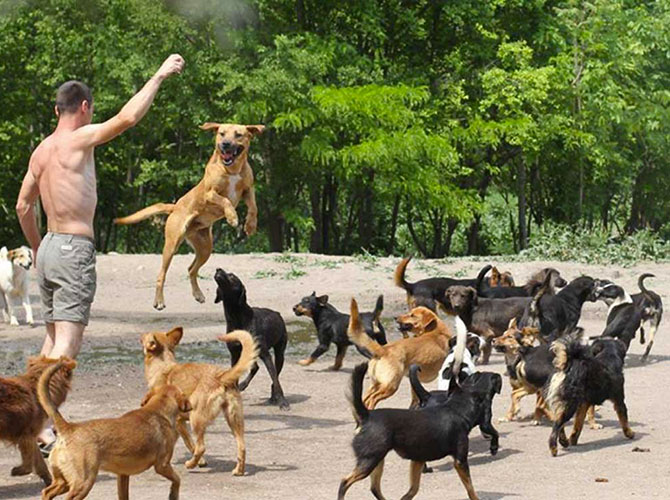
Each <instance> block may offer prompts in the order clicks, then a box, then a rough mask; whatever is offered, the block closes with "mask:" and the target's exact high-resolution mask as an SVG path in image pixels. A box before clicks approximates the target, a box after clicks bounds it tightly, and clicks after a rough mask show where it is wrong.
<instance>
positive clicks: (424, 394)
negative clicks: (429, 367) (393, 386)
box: [409, 364, 430, 407]
mask: <svg viewBox="0 0 670 500" xmlns="http://www.w3.org/2000/svg"><path fill="white" fill-rule="evenodd" d="M420 371H421V367H420V366H419V365H415V364H413V365H411V366H410V367H409V383H410V384H411V385H412V390H413V391H414V394H416V397H417V398H419V407H423V406H425V405H426V403H427V402H428V400H429V399H430V392H428V391H427V390H426V389H424V387H423V385H421V381H420V380H419V372H420Z"/></svg>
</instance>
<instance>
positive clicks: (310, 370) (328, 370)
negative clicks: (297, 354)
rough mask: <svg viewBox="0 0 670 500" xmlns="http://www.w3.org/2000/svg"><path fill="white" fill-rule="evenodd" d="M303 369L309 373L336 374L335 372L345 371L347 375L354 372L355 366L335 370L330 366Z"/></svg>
mask: <svg viewBox="0 0 670 500" xmlns="http://www.w3.org/2000/svg"><path fill="white" fill-rule="evenodd" d="M303 371H305V372H307V373H333V374H335V373H345V374H347V375H351V374H352V373H354V369H353V368H340V369H339V370H333V369H332V368H330V367H327V368H320V369H319V368H305V369H304V370H303Z"/></svg>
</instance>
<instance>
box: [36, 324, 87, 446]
mask: <svg viewBox="0 0 670 500" xmlns="http://www.w3.org/2000/svg"><path fill="white" fill-rule="evenodd" d="M46 326H47V335H46V337H45V338H44V344H43V345H42V351H41V353H40V354H43V355H44V356H47V357H48V358H53V359H57V358H59V357H61V356H69V357H70V358H73V359H74V358H76V357H77V354H79V350H80V349H81V342H82V338H83V336H84V329H85V328H86V325H84V324H82V323H71V322H69V321H56V322H55V323H47V324H46ZM37 440H38V441H39V442H42V443H44V444H50V443H52V442H53V441H55V440H56V435H55V434H54V432H53V430H52V428H51V420H49V421H48V422H46V424H45V427H44V429H42V432H40V434H39V436H37Z"/></svg>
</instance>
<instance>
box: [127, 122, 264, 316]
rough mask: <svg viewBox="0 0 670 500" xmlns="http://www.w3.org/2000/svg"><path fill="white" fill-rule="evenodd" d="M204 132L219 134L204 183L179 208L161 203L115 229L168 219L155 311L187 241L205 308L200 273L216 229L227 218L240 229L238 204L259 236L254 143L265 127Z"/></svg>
mask: <svg viewBox="0 0 670 500" xmlns="http://www.w3.org/2000/svg"><path fill="white" fill-rule="evenodd" d="M200 128H201V129H203V130H214V131H216V138H215V146H214V152H213V153H212V156H211V157H210V159H209V161H208V162H207V166H206V167H205V175H204V176H203V178H202V180H201V181H200V182H199V183H198V184H197V185H196V186H195V187H194V188H193V189H191V190H190V191H189V192H188V193H186V194H185V195H184V196H182V197H181V198H179V200H177V203H156V204H155V205H151V206H149V207H146V208H143V209H142V210H140V211H139V212H136V213H134V214H132V215H129V216H127V217H121V218H119V219H114V223H115V224H135V223H137V222H140V221H143V220H144V219H148V218H149V217H151V216H154V215H158V214H169V215H168V218H167V221H166V222H165V245H164V246H163V261H162V264H161V269H160V272H159V273H158V279H157V281H156V295H155V298H154V308H156V309H157V310H159V311H160V310H161V309H164V308H165V299H164V297H163V286H164V285H165V275H166V274H167V270H168V267H170V262H172V257H173V256H174V254H175V253H176V252H177V250H178V249H179V246H180V245H181V244H182V242H183V241H184V239H185V240H186V241H187V242H188V243H189V245H191V247H193V250H195V257H194V259H193V262H192V263H191V265H190V266H189V267H188V275H189V279H190V281H191V291H192V293H193V297H194V298H195V300H196V301H198V302H200V303H203V302H205V296H204V295H203V293H202V291H201V290H200V287H199V286H198V270H199V269H200V268H201V267H202V266H203V265H204V264H205V262H207V259H209V256H210V255H211V254H212V248H213V241H212V224H214V222H216V221H217V220H219V219H222V218H224V217H225V218H226V221H227V222H228V224H230V225H231V226H232V227H237V224H238V218H237V212H236V211H235V210H236V208H237V204H238V203H239V202H240V200H244V201H245V203H246V205H247V219H246V222H245V224H244V231H245V232H246V234H247V235H251V234H253V233H255V232H256V225H257V218H258V208H257V207H256V197H255V194H254V174H253V172H252V170H251V167H250V166H249V161H248V159H249V143H250V142H251V139H252V138H253V137H255V136H257V135H259V134H261V133H262V132H263V130H264V129H265V127H264V126H263V125H233V124H229V123H223V124H219V123H209V122H208V123H205V124H204V125H202V126H201V127H200Z"/></svg>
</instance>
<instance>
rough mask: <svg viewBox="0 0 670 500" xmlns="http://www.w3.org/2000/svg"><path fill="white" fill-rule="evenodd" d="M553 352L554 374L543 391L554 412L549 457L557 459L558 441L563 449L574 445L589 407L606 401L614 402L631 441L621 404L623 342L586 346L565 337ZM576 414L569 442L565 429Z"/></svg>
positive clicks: (626, 416)
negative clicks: (550, 455)
mask: <svg viewBox="0 0 670 500" xmlns="http://www.w3.org/2000/svg"><path fill="white" fill-rule="evenodd" d="M563 340H564V341H563ZM552 350H553V352H554V354H555V356H556V357H555V358H554V366H555V367H556V373H554V374H553V375H552V377H551V380H550V381H549V383H548V386H547V388H546V400H547V403H548V404H549V406H550V408H551V409H552V410H553V412H554V426H553V429H552V431H551V436H550V437H549V450H550V451H551V454H552V455H553V456H556V454H557V452H558V451H557V447H556V440H557V439H558V440H559V441H560V443H561V446H563V447H564V448H567V447H568V446H569V445H576V444H577V441H578V440H579V435H580V433H581V431H582V427H583V426H584V419H585V417H586V412H587V410H588V407H589V406H592V405H600V404H602V403H603V402H604V401H605V400H608V399H609V400H610V401H612V402H613V403H614V410H615V411H616V413H617V416H618V417H619V423H620V424H621V428H622V430H623V433H624V435H625V436H626V437H627V438H628V439H633V437H634V436H635V433H634V432H633V430H632V429H631V428H630V425H629V424H628V409H627V408H626V403H625V401H624V376H623V363H624V357H625V356H626V346H625V345H624V343H623V342H621V341H620V340H618V339H612V338H600V339H598V340H596V341H595V342H594V343H593V344H592V345H591V346H585V345H582V344H581V343H580V342H579V341H576V340H573V339H568V338H566V339H559V340H557V341H555V342H554V343H553V344H552ZM575 414H576V417H575V425H574V427H573V428H572V434H571V435H570V441H568V440H567V438H566V436H565V429H564V426H565V424H566V423H567V422H568V421H569V420H570V419H571V418H572V416H573V415H575Z"/></svg>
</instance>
